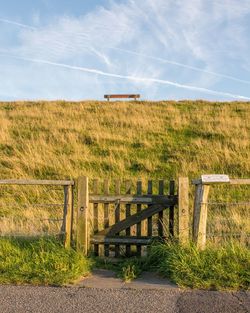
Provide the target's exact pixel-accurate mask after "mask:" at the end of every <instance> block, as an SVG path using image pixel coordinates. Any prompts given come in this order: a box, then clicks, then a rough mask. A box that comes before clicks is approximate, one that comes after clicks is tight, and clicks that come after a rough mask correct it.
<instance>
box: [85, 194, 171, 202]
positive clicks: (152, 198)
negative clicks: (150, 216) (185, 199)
mask: <svg viewBox="0 0 250 313" xmlns="http://www.w3.org/2000/svg"><path fill="white" fill-rule="evenodd" d="M170 199H171V200H172V199H173V197H169V196H164V195H140V196H139V195H115V196H110V195H109V196H105V195H93V194H92V195H91V194H90V195H89V201H90V203H112V202H117V201H119V202H120V203H124V204H125V203H130V204H156V203H159V204H165V203H167V202H168V201H169V200H170ZM175 200H176V203H177V197H176V199H175Z"/></svg>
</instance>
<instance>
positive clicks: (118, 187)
mask: <svg viewBox="0 0 250 313" xmlns="http://www.w3.org/2000/svg"><path fill="white" fill-rule="evenodd" d="M115 193H116V194H117V195H119V194H120V193H121V181H120V180H119V179H116V180H115ZM119 221H120V201H119V200H118V201H117V203H116V204H115V223H118V222H119ZM117 235H119V233H118V234H117ZM119 256H120V246H119V245H115V257H116V258H117V257H119Z"/></svg>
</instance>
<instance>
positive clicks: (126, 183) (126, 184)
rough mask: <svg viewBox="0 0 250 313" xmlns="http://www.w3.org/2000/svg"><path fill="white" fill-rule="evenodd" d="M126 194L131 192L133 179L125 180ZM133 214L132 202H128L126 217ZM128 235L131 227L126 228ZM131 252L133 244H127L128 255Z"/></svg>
mask: <svg viewBox="0 0 250 313" xmlns="http://www.w3.org/2000/svg"><path fill="white" fill-rule="evenodd" d="M125 188H126V194H131V181H130V180H126V182H125ZM130 215H131V204H126V218H127V217H129V216H130ZM126 236H131V228H130V227H128V228H127V229H126ZM130 254H131V245H126V255H127V256H129V255H130Z"/></svg>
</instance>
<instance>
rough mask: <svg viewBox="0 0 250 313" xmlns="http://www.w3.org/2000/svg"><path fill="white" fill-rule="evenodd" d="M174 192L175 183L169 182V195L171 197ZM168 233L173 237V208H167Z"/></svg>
mask: <svg viewBox="0 0 250 313" xmlns="http://www.w3.org/2000/svg"><path fill="white" fill-rule="evenodd" d="M174 192H175V181H174V180H170V182H169V195H170V196H173V195H174ZM169 233H170V235H171V236H174V206H173V205H171V206H170V207H169Z"/></svg>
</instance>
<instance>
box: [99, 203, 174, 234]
mask: <svg viewBox="0 0 250 313" xmlns="http://www.w3.org/2000/svg"><path fill="white" fill-rule="evenodd" d="M170 205H174V203H173V204H171V203H170V204H167V205H166V204H165V205H161V204H152V205H149V206H148V208H147V209H145V210H143V211H141V212H138V213H135V214H133V215H131V216H129V217H127V218H126V219H125V220H122V221H120V222H118V223H116V224H114V225H112V226H110V227H108V228H106V229H104V230H102V231H100V232H98V233H97V234H96V235H102V236H115V235H116V234H117V233H119V232H121V231H122V230H124V229H126V228H128V227H131V226H133V225H135V224H137V223H139V222H141V221H142V220H145V219H146V218H148V217H151V216H153V215H154V214H156V213H159V212H161V211H162V210H163V209H165V208H166V207H168V206H170Z"/></svg>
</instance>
